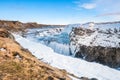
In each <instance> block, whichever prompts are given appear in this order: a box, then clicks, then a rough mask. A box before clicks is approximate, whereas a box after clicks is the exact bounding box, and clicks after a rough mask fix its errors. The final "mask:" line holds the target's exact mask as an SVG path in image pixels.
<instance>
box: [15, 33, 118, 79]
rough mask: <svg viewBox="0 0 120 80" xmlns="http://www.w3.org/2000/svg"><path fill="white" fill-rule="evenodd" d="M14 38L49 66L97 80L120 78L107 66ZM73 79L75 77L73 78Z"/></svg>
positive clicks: (17, 37)
mask: <svg viewBox="0 0 120 80" xmlns="http://www.w3.org/2000/svg"><path fill="white" fill-rule="evenodd" d="M14 36H15V39H16V41H17V42H19V43H20V44H21V45H22V46H23V47H24V48H27V49H29V50H30V51H31V52H32V54H33V55H35V56H36V57H37V58H38V59H42V60H43V61H44V62H47V63H49V64H50V65H51V66H54V67H57V68H60V69H65V70H67V71H68V72H70V73H73V74H75V75H77V76H79V77H82V76H84V77H89V78H97V79H99V80H120V71H118V70H115V69H112V68H109V67H107V66H104V65H101V64H98V63H93V62H92V63H91V62H87V61H84V60H81V59H77V58H73V57H70V56H64V55H60V54H57V53H55V52H54V50H53V49H51V48H50V47H47V46H45V45H43V44H41V43H38V42H36V41H32V40H28V39H27V38H23V37H21V36H19V35H16V34H14ZM73 80H75V79H73Z"/></svg>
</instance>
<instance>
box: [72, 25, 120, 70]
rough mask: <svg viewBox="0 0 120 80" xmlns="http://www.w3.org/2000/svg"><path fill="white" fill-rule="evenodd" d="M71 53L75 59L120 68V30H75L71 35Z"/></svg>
mask: <svg viewBox="0 0 120 80" xmlns="http://www.w3.org/2000/svg"><path fill="white" fill-rule="evenodd" d="M70 38H71V43H70V46H71V52H72V54H73V55H74V56H75V57H78V58H83V59H85V60H87V61H90V62H98V63H101V64H104V65H108V66H110V67H114V68H118V67H120V30H119V29H116V28H114V29H110V28H109V29H102V30H101V29H99V28H96V29H93V30H91V29H88V28H81V27H79V28H74V29H73V30H72V32H71V34H70Z"/></svg>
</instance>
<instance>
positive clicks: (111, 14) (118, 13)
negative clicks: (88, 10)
mask: <svg viewBox="0 0 120 80" xmlns="http://www.w3.org/2000/svg"><path fill="white" fill-rule="evenodd" d="M115 15H116V16H118V15H120V12H116V13H105V14H100V15H97V16H96V17H101V16H115Z"/></svg>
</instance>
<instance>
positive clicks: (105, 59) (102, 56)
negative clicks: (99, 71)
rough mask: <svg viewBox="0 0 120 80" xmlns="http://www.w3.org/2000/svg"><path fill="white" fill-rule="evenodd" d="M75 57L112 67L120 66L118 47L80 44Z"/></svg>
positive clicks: (119, 49)
mask: <svg viewBox="0 0 120 80" xmlns="http://www.w3.org/2000/svg"><path fill="white" fill-rule="evenodd" d="M75 57H80V58H84V59H85V60H87V61H90V62H92V61H96V62H98V63H101V64H104V65H108V66H110V67H114V68H117V67H120V48H114V47H113V48H108V47H101V46H93V47H91V46H85V45H82V46H80V50H79V51H78V52H77V53H76V55H75Z"/></svg>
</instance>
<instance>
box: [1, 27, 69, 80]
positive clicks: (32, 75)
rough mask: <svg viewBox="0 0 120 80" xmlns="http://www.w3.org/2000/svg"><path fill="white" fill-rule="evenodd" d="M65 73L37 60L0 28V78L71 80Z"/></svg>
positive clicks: (15, 79)
mask: <svg viewBox="0 0 120 80" xmlns="http://www.w3.org/2000/svg"><path fill="white" fill-rule="evenodd" d="M67 75H68V74H67V72H66V71H65V70H59V69H57V68H53V67H51V66H49V65H48V64H45V63H43V62H42V61H40V60H38V59H37V58H36V57H35V56H33V55H32V54H31V53H30V52H29V51H28V50H27V49H24V48H22V47H21V46H20V45H19V44H18V43H17V42H16V41H15V40H14V37H13V36H12V35H11V34H10V33H9V32H8V31H6V30H3V29H0V80H71V79H70V78H69V77H68V76H67Z"/></svg>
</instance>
